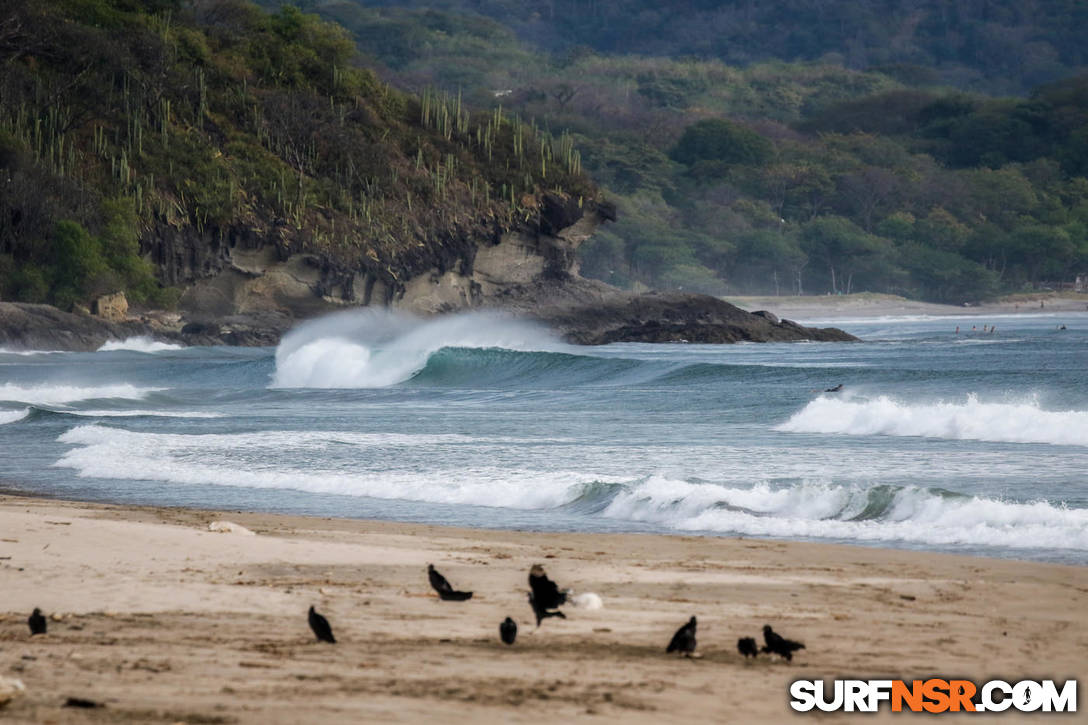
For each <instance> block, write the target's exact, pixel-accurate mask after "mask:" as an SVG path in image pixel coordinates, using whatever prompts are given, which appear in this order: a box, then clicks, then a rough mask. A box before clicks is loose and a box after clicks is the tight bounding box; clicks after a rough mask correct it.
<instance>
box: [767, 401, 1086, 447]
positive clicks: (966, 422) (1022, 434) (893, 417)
mask: <svg viewBox="0 0 1088 725" xmlns="http://www.w3.org/2000/svg"><path fill="white" fill-rule="evenodd" d="M775 430H778V431H784V432H788V433H840V434H847V435H859V436H860V435H889V436H921V437H925V438H948V439H953V440H979V441H994V442H999V443H1050V444H1054V445H1069V446H1088V412H1085V411H1079V410H1066V411H1052V410H1043V409H1042V408H1040V407H1039V404H1038V402H1037V401H1029V402H1024V403H983V402H980V401H979V400H978V397H977V396H975V395H969V396H967V398H966V400H964V401H962V402H936V403H914V404H910V403H904V402H901V401H898V400H895V399H893V398H891V397H889V396H886V395H881V396H879V397H877V398H873V399H862V398H851V397H831V396H820V397H818V398H816V399H815V400H813V401H812V402H810V403H809V404H808V405H806V406H805V407H804V408H803V409H802V410H801V411H800V412H798V413H796V414H795V415H794V416H793V417H791V418H790V419H789V420H788V421H786V422H785V423H782V424H781V425H779V426H777V427H776V428H775Z"/></svg>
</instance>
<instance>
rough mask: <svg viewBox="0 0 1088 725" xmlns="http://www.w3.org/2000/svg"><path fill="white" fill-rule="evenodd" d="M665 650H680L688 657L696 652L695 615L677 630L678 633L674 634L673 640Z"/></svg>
mask: <svg viewBox="0 0 1088 725" xmlns="http://www.w3.org/2000/svg"><path fill="white" fill-rule="evenodd" d="M665 652H667V653H672V652H679V653H680V654H682V655H684V656H686V657H690V656H691V655H692V654H693V653H694V652H695V617H692V618H691V619H689V620H688V623H687V624H685V625H684V626H683V627H681V628H680V629H678V630H676V634H674V635H673V636H672V641H671V642H669V646H668V647H667V648H665Z"/></svg>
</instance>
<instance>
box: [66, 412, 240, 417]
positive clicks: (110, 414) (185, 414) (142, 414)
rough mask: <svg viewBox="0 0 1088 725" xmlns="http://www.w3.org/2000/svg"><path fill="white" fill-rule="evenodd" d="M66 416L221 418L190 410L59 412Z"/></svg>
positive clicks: (219, 415) (218, 415)
mask: <svg viewBox="0 0 1088 725" xmlns="http://www.w3.org/2000/svg"><path fill="white" fill-rule="evenodd" d="M56 412H59V413H64V414H66V415H78V416H80V417H82V418H141V417H150V418H222V417H223V414H222V413H205V412H201V411H195V410H193V411H190V410H59V411H56Z"/></svg>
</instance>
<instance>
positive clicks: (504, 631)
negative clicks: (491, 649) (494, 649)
mask: <svg viewBox="0 0 1088 725" xmlns="http://www.w3.org/2000/svg"><path fill="white" fill-rule="evenodd" d="M499 637H501V638H502V641H503V642H505V643H506V644H514V640H515V639H517V638H518V623H517V622H515V621H514V620H512V619H510V617H507V618H506V619H505V620H504V621H503V623H502V624H500V625H499Z"/></svg>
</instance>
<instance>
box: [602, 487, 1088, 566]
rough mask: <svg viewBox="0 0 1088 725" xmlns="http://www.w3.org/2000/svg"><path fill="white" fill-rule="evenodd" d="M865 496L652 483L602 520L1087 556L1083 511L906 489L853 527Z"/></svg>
mask: <svg viewBox="0 0 1088 725" xmlns="http://www.w3.org/2000/svg"><path fill="white" fill-rule="evenodd" d="M868 494H869V492H868V490H866V489H861V488H847V487H843V486H832V485H828V484H820V483H805V484H801V485H798V486H792V487H790V488H785V489H772V488H770V487H768V486H765V485H757V486H754V487H752V488H745V489H740V488H727V487H724V486H717V485H713V484H692V483H688V482H686V481H675V480H669V479H665V478H660V477H652V478H651V479H649V480H648V481H646V482H645V483H643V484H641V485H637V486H635V487H633V488H632V489H630V490H628V491H625V492H623V493H621V494H620V495H619V496H617V497H616V498H615V499H614V500H613V501H612V503H611V504H609V506H608V507H607V508H606V509H605V511H604V512H603V515H604V516H607V517H610V518H616V519H622V520H627V521H643V522H650V523H655V524H658V525H663V526H667V527H669V528H673V529H678V530H683V531H713V532H718V533H728V534H741V535H748V536H772V537H797V536H803V537H812V538H823V539H828V538H830V539H837V540H852V541H873V542H908V543H915V544H925V545H930V546H950V545H958V544H961V545H972V546H1000V547H1008V548H1029V549H1031V548H1054V549H1072V550H1080V551H1088V510H1086V509H1068V508H1064V507H1061V506H1055V505H1053V504H1050V503H1047V502H1045V501H1039V502H1034V503H1016V502H1007V501H999V500H996V499H990V498H981V497H949V496H941V495H938V494H935V493H932V492H930V491H926V490H924V489H919V488H904V489H900V490H898V491H897V492H896V493H895V496H894V500H893V501H892V502H891V504H890V506H889V508H888V509H887V510H886V511H885V512H884V513H883V515H881V516H880V517H879V518H873V519H868V520H851V519H853V518H855V517H856V516H858V515H859V514H860V513H861V512H862V511H864V510H865V506H866V504H867V502H868Z"/></svg>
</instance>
